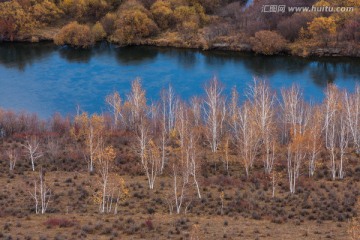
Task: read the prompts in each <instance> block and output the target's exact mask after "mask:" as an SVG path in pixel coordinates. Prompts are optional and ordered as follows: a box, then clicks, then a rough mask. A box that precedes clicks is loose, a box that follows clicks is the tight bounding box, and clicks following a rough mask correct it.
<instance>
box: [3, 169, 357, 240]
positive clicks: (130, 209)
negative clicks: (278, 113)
mask: <svg viewBox="0 0 360 240" xmlns="http://www.w3.org/2000/svg"><path fill="white" fill-rule="evenodd" d="M35 175H36V173H35V174H34V173H33V172H24V173H21V174H4V173H3V174H2V176H1V179H0V183H1V186H4V187H3V188H2V192H1V196H0V198H1V202H0V206H1V209H2V210H1V220H0V226H1V231H0V234H1V236H2V237H3V238H4V239H10V238H9V237H10V236H11V237H12V239H336V240H338V239H349V236H348V234H347V230H348V226H349V224H348V219H349V217H350V216H353V215H354V214H355V212H354V209H353V206H352V204H353V202H352V201H354V198H355V196H354V195H355V194H358V189H359V183H358V181H353V179H352V180H351V181H350V180H347V181H342V182H331V181H327V180H319V181H318V182H316V183H314V184H310V183H309V182H305V181H304V182H302V183H300V184H299V185H300V187H299V188H300V189H299V193H298V194H296V195H294V196H290V195H289V194H288V191H287V186H284V187H279V189H278V190H277V194H276V197H275V198H272V197H271V189H270V188H269V187H267V185H268V184H267V183H266V181H262V182H251V181H245V182H243V181H232V180H231V179H232V178H230V177H226V176H224V177H220V178H219V177H210V178H209V179H207V180H206V179H205V180H204V183H203V184H202V185H203V187H202V193H203V198H202V199H201V200H198V199H196V198H194V199H193V201H192V203H191V205H190V206H189V209H188V213H187V214H184V213H182V214H180V215H177V214H175V213H173V214H172V215H170V214H169V211H168V206H167V203H166V196H167V194H168V192H169V191H171V186H170V184H167V182H169V180H170V179H168V178H166V177H161V178H159V181H158V184H156V186H155V190H149V189H148V186H147V182H146V178H145V177H141V176H140V177H132V176H125V177H124V179H125V181H126V182H127V185H128V187H129V190H130V196H129V198H128V199H127V200H126V201H125V202H123V203H122V204H121V206H120V208H119V212H118V214H117V215H114V214H112V213H110V214H99V213H98V209H97V208H98V207H97V205H96V204H95V203H94V202H93V201H92V197H91V196H92V192H94V187H93V186H94V183H95V182H96V181H97V180H98V179H97V176H95V175H90V174H88V173H72V172H65V171H59V172H48V173H46V179H47V181H48V183H49V186H50V188H51V189H52V192H53V193H52V194H53V196H52V198H51V200H50V203H49V209H48V213H46V214H45V215H36V214H35V213H34V201H33V199H32V198H31V195H30V193H29V191H32V188H31V187H30V184H31V181H32V179H34V177H35ZM170 181H171V180H170ZM281 185H282V184H281ZM221 191H224V193H225V197H224V209H223V214H221V200H220V192H221ZM196 237H198V238H196Z"/></svg>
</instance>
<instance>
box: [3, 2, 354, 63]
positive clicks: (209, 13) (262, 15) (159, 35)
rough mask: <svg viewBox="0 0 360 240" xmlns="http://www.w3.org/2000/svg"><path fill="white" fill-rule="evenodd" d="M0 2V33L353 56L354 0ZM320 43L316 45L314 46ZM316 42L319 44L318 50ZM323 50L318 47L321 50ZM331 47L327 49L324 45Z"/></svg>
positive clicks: (60, 40) (86, 43) (85, 43)
mask: <svg viewBox="0 0 360 240" xmlns="http://www.w3.org/2000/svg"><path fill="white" fill-rule="evenodd" d="M246 3H247V1H246V0H241V1H234V0H13V1H0V39H2V40H6V41H14V40H25V41H38V40H42V39H53V40H54V41H55V43H57V44H60V45H63V44H68V45H71V46H74V47H82V48H87V47H90V46H92V45H93V44H94V43H95V42H96V41H102V40H108V41H111V42H115V43H117V44H120V45H132V44H150V45H159V46H178V47H195V48H203V49H209V48H217V47H221V48H225V49H230V50H253V51H255V52H257V53H261V54H267V55H272V54H277V53H281V52H289V53H292V54H295V55H302V56H307V55H311V54H323V52H324V50H323V49H333V50H332V51H334V54H338V55H339V54H343V55H354V56H358V55H360V53H359V49H360V48H359V42H360V14H359V11H358V8H359V7H360V1H359V0H351V1H343V0H327V1H325V0H320V1H316V0H299V1H289V0H265V1H260V0H255V1H254V2H253V4H251V5H250V6H249V7H246ZM264 5H277V6H278V5H286V6H299V7H307V6H308V7H311V6H318V7H321V6H345V7H354V9H355V11H353V12H338V13H329V12H298V13H291V12H288V11H285V12H279V13H271V12H263V11H262V9H263V6H264ZM319 49H320V50H319ZM321 49H322V50H321ZM322 51H323V52H322ZM330 52H331V51H330Z"/></svg>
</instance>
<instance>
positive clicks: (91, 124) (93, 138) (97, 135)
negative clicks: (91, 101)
mask: <svg viewBox="0 0 360 240" xmlns="http://www.w3.org/2000/svg"><path fill="white" fill-rule="evenodd" d="M70 131H71V135H72V136H73V137H74V139H75V140H76V141H77V142H79V143H80V144H81V145H82V147H83V148H84V156H85V159H86V160H87V162H88V167H89V171H90V172H93V171H94V162H95V159H96V157H97V156H98V155H99V152H100V150H101V146H102V144H103V141H104V135H105V124H104V117H103V116H102V115H97V114H93V115H92V116H90V117H89V115H88V114H87V113H86V112H83V113H82V114H79V115H77V116H76V117H75V120H74V125H73V126H72V128H71V130H70Z"/></svg>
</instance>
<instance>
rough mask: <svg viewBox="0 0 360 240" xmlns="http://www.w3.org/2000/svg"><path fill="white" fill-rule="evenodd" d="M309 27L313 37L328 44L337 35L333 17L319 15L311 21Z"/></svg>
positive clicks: (320, 42)
mask: <svg viewBox="0 0 360 240" xmlns="http://www.w3.org/2000/svg"><path fill="white" fill-rule="evenodd" d="M308 29H309V33H310V35H311V37H312V39H314V40H315V41H317V43H318V44H325V46H327V45H328V43H329V42H330V41H331V39H332V38H333V37H334V36H335V35H336V22H335V19H334V18H333V17H318V18H315V19H314V20H313V21H312V22H311V23H309V27H308Z"/></svg>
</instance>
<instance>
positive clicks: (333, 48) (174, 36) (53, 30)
mask: <svg viewBox="0 0 360 240" xmlns="http://www.w3.org/2000/svg"><path fill="white" fill-rule="evenodd" d="M60 30H61V28H60V27H46V28H42V29H35V30H34V31H33V33H32V34H31V35H23V36H18V37H16V38H15V39H14V40H13V42H32V43H35V42H43V41H52V42H53V41H54V38H55V36H56V34H58V33H59V31H60ZM106 41H108V42H109V43H113V44H118V45H121V46H124V44H119V43H118V42H114V41H111V40H110V39H106ZM4 42H8V41H4ZM127 45H135V46H156V47H175V48H187V49H201V50H206V51H210V50H221V51H233V52H247V53H255V52H254V50H253V47H252V44H251V41H250V38H249V37H248V36H244V34H233V35H229V36H220V37H217V38H215V39H212V40H211V41H208V40H206V37H205V36H204V35H203V34H197V35H196V36H195V37H192V38H190V39H184V38H183V37H182V36H181V35H180V34H179V33H178V32H165V33H162V34H160V35H158V36H156V37H151V38H145V39H139V40H134V41H133V42H132V43H131V44H127ZM284 54H285V55H293V56H300V57H360V44H358V43H356V42H338V43H329V44H327V45H326V46H321V45H320V46H317V45H316V44H311V43H310V44H309V43H305V44H304V43H287V45H286V47H285V48H284V49H283V50H282V51H281V52H280V53H275V54H268V55H284Z"/></svg>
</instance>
